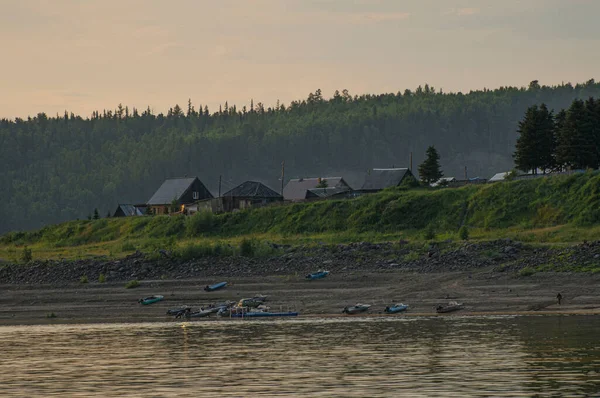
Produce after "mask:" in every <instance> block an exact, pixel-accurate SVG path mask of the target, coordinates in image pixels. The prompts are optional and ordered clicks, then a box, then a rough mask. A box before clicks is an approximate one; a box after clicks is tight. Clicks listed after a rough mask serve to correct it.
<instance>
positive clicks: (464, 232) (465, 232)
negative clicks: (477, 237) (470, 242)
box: [458, 225, 469, 240]
mask: <svg viewBox="0 0 600 398" xmlns="http://www.w3.org/2000/svg"><path fill="white" fill-rule="evenodd" d="M458 236H459V238H461V239H462V240H467V239H469V229H468V228H467V227H466V225H463V226H462V227H460V229H459V230H458Z"/></svg>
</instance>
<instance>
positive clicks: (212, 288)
mask: <svg viewBox="0 0 600 398" xmlns="http://www.w3.org/2000/svg"><path fill="white" fill-rule="evenodd" d="M225 286H227V282H219V283H215V284H214V285H206V287H205V288H204V290H205V291H207V292H214V291H215V290H219V289H222V288H224V287H225Z"/></svg>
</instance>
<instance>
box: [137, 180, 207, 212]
mask: <svg viewBox="0 0 600 398" xmlns="http://www.w3.org/2000/svg"><path fill="white" fill-rule="evenodd" d="M197 179H198V177H181V178H169V179H166V180H165V182H163V183H162V185H161V186H160V188H158V190H157V191H156V192H155V193H154V195H152V197H151V198H150V200H149V201H148V203H147V204H149V205H164V204H168V203H171V202H172V201H173V199H177V200H179V198H181V197H182V196H183V195H184V194H185V193H186V191H187V190H188V189H189V188H190V186H191V185H192V183H193V182H194V181H195V180H197Z"/></svg>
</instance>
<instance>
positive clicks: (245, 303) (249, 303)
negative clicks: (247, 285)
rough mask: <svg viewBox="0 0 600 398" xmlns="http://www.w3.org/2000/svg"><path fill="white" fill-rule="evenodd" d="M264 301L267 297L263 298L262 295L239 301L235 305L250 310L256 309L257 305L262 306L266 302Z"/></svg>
mask: <svg viewBox="0 0 600 398" xmlns="http://www.w3.org/2000/svg"><path fill="white" fill-rule="evenodd" d="M266 299H267V296H263V295H259V296H254V297H252V298H245V299H241V300H240V301H239V302H238V303H237V307H251V308H256V307H258V306H259V305H261V304H263V303H264V302H265V301H266Z"/></svg>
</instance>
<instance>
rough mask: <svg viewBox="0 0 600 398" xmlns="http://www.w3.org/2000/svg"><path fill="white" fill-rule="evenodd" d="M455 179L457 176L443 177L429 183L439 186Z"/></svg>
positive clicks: (432, 185)
mask: <svg viewBox="0 0 600 398" xmlns="http://www.w3.org/2000/svg"><path fill="white" fill-rule="evenodd" d="M454 181H456V178H454V177H442V178H440V179H439V180H437V181H436V182H432V183H431V184H429V185H430V186H431V187H437V186H438V185H443V184H444V183H448V182H454Z"/></svg>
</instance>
